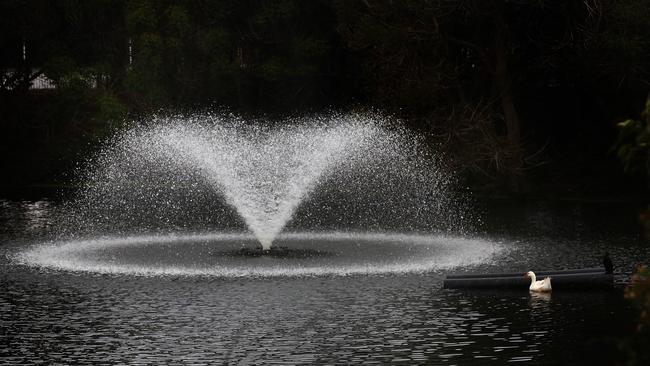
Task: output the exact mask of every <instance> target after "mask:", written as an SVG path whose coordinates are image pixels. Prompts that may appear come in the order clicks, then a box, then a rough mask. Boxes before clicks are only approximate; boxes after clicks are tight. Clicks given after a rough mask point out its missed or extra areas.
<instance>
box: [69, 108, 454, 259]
mask: <svg viewBox="0 0 650 366" xmlns="http://www.w3.org/2000/svg"><path fill="white" fill-rule="evenodd" d="M440 161H441V159H440V158H439V157H438V156H436V154H434V153H432V152H431V150H429V149H428V148H427V146H426V145H425V144H424V143H423V141H422V138H421V137H420V136H418V135H416V134H413V133H411V132H409V131H407V130H406V129H404V128H402V127H399V126H398V125H397V124H395V123H394V121H393V120H392V119H391V118H387V117H384V116H381V115H377V114H372V113H365V114H336V113H332V114H327V115H319V116H309V117H304V118H293V119H287V120H284V121H280V122H278V121H268V120H246V119H243V118H239V117H236V116H233V115H228V114H199V115H193V116H173V117H154V118H152V119H150V120H148V121H145V122H143V123H140V124H138V125H137V126H135V127H132V128H130V129H128V130H126V131H125V132H123V133H122V134H119V135H117V136H115V137H114V138H113V139H111V140H110V141H109V142H108V143H107V144H106V145H105V146H104V147H103V149H101V151H100V152H99V154H97V155H96V156H94V157H93V158H91V159H89V161H88V162H87V164H86V165H85V167H84V169H83V171H81V172H79V174H78V175H79V176H80V180H81V181H82V182H83V183H84V184H83V187H82V189H81V190H80V191H79V192H78V194H77V196H76V197H75V199H73V200H72V201H71V202H69V204H68V205H67V206H68V207H67V212H69V213H70V214H69V215H67V216H66V219H65V221H66V222H68V223H69V225H68V226H69V227H71V229H70V230H68V231H69V232H72V233H73V234H74V235H76V236H78V235H80V234H92V235H97V234H98V233H101V234H110V235H114V234H132V233H137V232H142V233H152V232H178V231H179V230H180V231H185V232H197V231H203V230H205V229H206V228H213V229H217V230H220V231H223V230H236V229H238V228H240V227H241V225H242V223H243V224H245V226H246V227H247V228H248V229H249V230H250V231H251V232H252V233H253V234H254V235H255V237H256V238H257V240H258V241H259V243H260V244H261V246H262V248H263V249H265V250H267V249H269V248H271V246H272V243H273V241H274V239H275V238H276V236H277V235H278V234H279V233H280V232H281V231H282V230H283V228H284V227H285V226H286V225H287V224H288V223H291V224H292V226H295V227H303V228H304V227H307V228H310V229H322V228H326V229H332V228H335V229H338V230H340V229H344V230H359V229H360V230H362V231H368V230H375V231H377V230H378V231H382V230H393V229H399V230H400V231H403V230H405V229H408V230H409V231H414V230H415V231H427V232H430V231H432V230H438V231H440V230H446V229H449V227H452V226H455V228H456V229H458V222H459V221H460V220H459V219H458V218H459V217H460V216H462V215H463V209H462V207H461V206H462V205H461V204H459V203H458V201H456V200H455V199H454V198H453V197H451V195H450V194H449V186H450V183H451V182H453V175H451V174H449V172H448V171H445V170H444V169H441V164H440ZM296 210H298V211H300V214H298V215H296Z"/></svg>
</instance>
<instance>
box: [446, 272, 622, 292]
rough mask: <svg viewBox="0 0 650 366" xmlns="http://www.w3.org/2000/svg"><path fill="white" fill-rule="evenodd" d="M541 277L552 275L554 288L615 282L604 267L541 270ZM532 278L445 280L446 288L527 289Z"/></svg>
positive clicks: (507, 276)
mask: <svg viewBox="0 0 650 366" xmlns="http://www.w3.org/2000/svg"><path fill="white" fill-rule="evenodd" d="M535 274H536V275H537V277H538V278H539V279H542V278H544V277H551V285H552V287H553V289H554V290H555V289H560V290H561V289H566V288H573V289H592V288H607V287H612V285H613V284H614V276H613V275H612V274H606V273H605V269H603V268H584V269H574V270H563V271H540V272H539V273H537V272H536V273H535ZM528 286H530V278H527V277H525V276H524V274H523V272H522V273H496V274H482V275H479V274H471V275H469V274H468V275H450V276H447V277H446V278H445V280H444V281H443V288H446V289H472V288H474V289H479V288H510V289H513V288H514V289H518V288H520V289H527V288H528Z"/></svg>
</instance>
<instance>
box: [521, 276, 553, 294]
mask: <svg viewBox="0 0 650 366" xmlns="http://www.w3.org/2000/svg"><path fill="white" fill-rule="evenodd" d="M526 277H530V287H529V288H528V289H529V290H530V291H533V292H551V290H552V287H551V277H546V278H544V279H543V280H541V281H537V277H535V273H534V272H533V271H529V272H526Z"/></svg>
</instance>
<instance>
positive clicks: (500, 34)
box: [494, 1, 523, 192]
mask: <svg viewBox="0 0 650 366" xmlns="http://www.w3.org/2000/svg"><path fill="white" fill-rule="evenodd" d="M498 3H499V6H498V7H497V9H496V14H495V45H494V46H495V47H494V53H495V55H494V56H495V73H494V79H495V84H496V87H497V92H498V93H499V95H500V99H501V108H502V110H503V117H504V120H505V125H506V145H507V146H506V152H507V154H508V156H507V169H508V179H509V181H510V185H511V188H512V189H513V190H514V191H515V192H521V191H522V188H523V187H522V183H523V182H522V178H523V176H522V167H523V159H522V151H521V125H520V121H519V114H518V113H517V109H516V108H515V101H514V96H513V93H512V85H511V79H510V73H509V71H508V54H507V46H506V42H507V40H506V35H507V30H506V24H505V20H504V19H503V1H499V2H498Z"/></svg>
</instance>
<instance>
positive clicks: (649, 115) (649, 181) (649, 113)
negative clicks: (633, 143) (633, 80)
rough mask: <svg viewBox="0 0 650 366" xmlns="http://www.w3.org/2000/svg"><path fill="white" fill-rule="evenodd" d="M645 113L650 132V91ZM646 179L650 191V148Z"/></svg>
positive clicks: (648, 131)
mask: <svg viewBox="0 0 650 366" xmlns="http://www.w3.org/2000/svg"><path fill="white" fill-rule="evenodd" d="M643 114H644V115H645V128H646V132H647V133H650V93H648V98H647V99H646V102H645V110H644V111H643ZM645 181H646V189H647V190H648V192H650V148H648V149H647V153H646V159H645Z"/></svg>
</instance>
